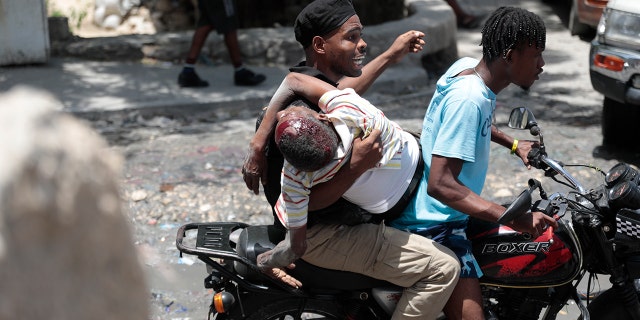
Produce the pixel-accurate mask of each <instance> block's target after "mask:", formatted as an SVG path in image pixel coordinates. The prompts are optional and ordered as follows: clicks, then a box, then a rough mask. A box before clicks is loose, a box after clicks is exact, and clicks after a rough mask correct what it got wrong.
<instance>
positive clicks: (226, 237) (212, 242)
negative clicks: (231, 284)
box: [176, 222, 304, 296]
mask: <svg viewBox="0 0 640 320" xmlns="http://www.w3.org/2000/svg"><path fill="white" fill-rule="evenodd" d="M246 227H249V225H248V224H246V223H242V222H200V223H188V224H185V225H183V226H181V227H180V228H179V229H178V235H177V236H176V247H177V248H178V250H179V251H180V256H181V257H182V254H183V253H186V254H191V255H195V256H198V259H200V260H201V261H202V262H204V263H205V264H207V265H208V266H210V267H212V268H213V269H215V270H217V271H218V272H220V273H221V274H222V275H224V276H225V277H227V278H229V279H232V280H233V281H235V282H237V283H239V284H241V285H242V286H243V287H244V288H246V289H248V290H250V291H256V292H262V291H273V292H282V290H284V291H287V292H290V293H292V294H294V295H296V296H302V295H303V294H304V293H303V291H302V290H301V289H295V288H292V287H290V286H288V285H286V284H284V283H283V282H281V281H274V279H272V278H270V277H269V276H267V275H265V274H264V273H262V272H261V271H260V269H258V266H257V265H256V264H255V263H254V262H252V261H250V260H249V259H247V258H245V257H242V256H240V255H238V253H237V251H236V248H235V243H233V242H232V241H230V235H231V233H233V232H234V231H236V230H238V229H244V228H246ZM196 229H197V230H198V234H197V236H196V243H195V246H189V245H186V244H184V243H183V241H184V238H185V236H186V233H187V232H188V231H190V230H196ZM214 258H218V259H223V260H233V261H238V262H240V263H242V264H243V265H245V266H247V267H249V268H250V269H251V270H253V271H254V272H255V273H256V274H257V275H259V277H260V278H261V279H262V283H271V284H273V285H275V286H266V285H263V284H259V283H255V282H253V281H247V279H245V278H244V277H241V276H239V275H238V274H236V273H234V272H232V271H231V270H230V269H229V266H228V265H226V263H224V265H223V264H221V263H220V262H218V261H215V260H214ZM277 288H279V289H277Z"/></svg>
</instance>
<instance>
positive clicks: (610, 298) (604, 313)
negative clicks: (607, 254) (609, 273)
mask: <svg viewBox="0 0 640 320" xmlns="http://www.w3.org/2000/svg"><path fill="white" fill-rule="evenodd" d="M587 309H589V316H590V317H591V319H596V320H632V318H631V316H630V315H629V313H628V312H627V310H626V309H625V307H624V305H622V302H621V301H620V298H619V297H618V295H617V294H616V293H615V292H613V290H607V291H605V292H603V293H601V294H600V295H598V297H597V298H596V299H594V300H593V301H592V302H591V303H589V307H588V308H587ZM578 320H582V316H580V317H578Z"/></svg>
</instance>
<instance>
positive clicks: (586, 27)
mask: <svg viewBox="0 0 640 320" xmlns="http://www.w3.org/2000/svg"><path fill="white" fill-rule="evenodd" d="M607 2H608V0H571V11H570V13H569V31H571V34H572V35H578V36H584V35H586V34H588V33H589V32H592V30H595V28H596V27H597V26H598V22H599V21H600V16H602V11H603V10H604V8H605V7H606V6H607Z"/></svg>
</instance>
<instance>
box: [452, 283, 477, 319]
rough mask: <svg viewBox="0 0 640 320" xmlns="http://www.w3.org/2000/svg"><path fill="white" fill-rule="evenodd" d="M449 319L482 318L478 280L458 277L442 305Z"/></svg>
mask: <svg viewBox="0 0 640 320" xmlns="http://www.w3.org/2000/svg"><path fill="white" fill-rule="evenodd" d="M444 314H445V315H446V316H447V319H449V320H458V319H462V320H484V312H483V310H482V292H481V291H480V282H479V281H478V279H475V278H460V280H458V284H457V285H456V287H455V289H454V290H453V293H452V294H451V297H450V298H449V301H447V304H446V306H445V307H444Z"/></svg>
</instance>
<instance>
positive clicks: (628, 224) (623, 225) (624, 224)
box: [616, 216, 640, 239]
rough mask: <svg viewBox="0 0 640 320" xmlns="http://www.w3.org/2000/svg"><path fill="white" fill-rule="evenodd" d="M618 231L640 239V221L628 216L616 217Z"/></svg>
mask: <svg viewBox="0 0 640 320" xmlns="http://www.w3.org/2000/svg"><path fill="white" fill-rule="evenodd" d="M616 228H617V232H618V233H620V234H623V235H626V236H628V237H631V238H635V239H640V223H638V222H637V221H634V220H632V219H630V218H628V217H621V216H617V217H616Z"/></svg>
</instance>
